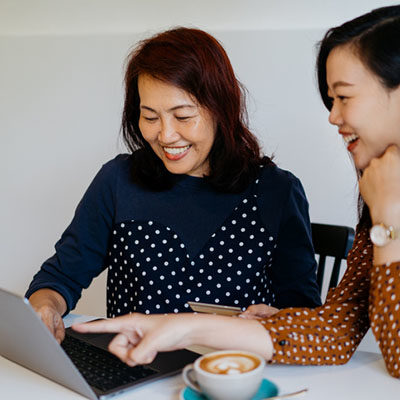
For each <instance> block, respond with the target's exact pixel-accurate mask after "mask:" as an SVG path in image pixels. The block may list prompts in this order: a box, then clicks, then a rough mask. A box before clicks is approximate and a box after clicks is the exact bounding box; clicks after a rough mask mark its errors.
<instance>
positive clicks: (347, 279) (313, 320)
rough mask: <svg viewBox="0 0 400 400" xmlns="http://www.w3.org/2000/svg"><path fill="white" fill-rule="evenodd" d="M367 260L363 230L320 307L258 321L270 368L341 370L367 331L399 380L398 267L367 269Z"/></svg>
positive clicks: (367, 246)
mask: <svg viewBox="0 0 400 400" xmlns="http://www.w3.org/2000/svg"><path fill="white" fill-rule="evenodd" d="M372 256H373V246H372V244H371V242H370V240H369V234H368V230H367V229H363V230H360V231H359V232H358V233H357V234H356V237H355V239H354V244H353V248H352V249H351V251H350V252H349V255H348V258H347V265H348V267H347V270H346V272H345V274H344V276H343V279H342V280H341V282H340V284H339V285H338V287H337V288H334V289H331V290H330V291H329V293H328V296H327V299H326V302H325V304H324V305H322V306H321V307H317V308H315V309H306V308H289V309H285V310H282V311H280V312H279V313H278V314H276V315H275V316H274V317H272V318H269V319H265V320H263V321H261V323H262V324H263V325H264V327H265V328H266V329H267V330H268V331H269V333H270V335H271V338H272V341H273V345H274V356H273V359H272V362H278V363H285V364H314V365H323V364H343V363H345V362H347V361H348V360H349V359H350V357H351V356H352V354H353V353H354V351H355V350H356V348H357V346H358V344H359V343H360V341H361V339H362V338H363V336H364V335H365V333H366V332H367V330H368V328H369V326H370V325H371V328H372V331H373V333H374V335H375V337H376V339H377V340H378V343H379V346H380V348H381V351H382V354H383V357H384V359H385V362H386V366H387V369H388V371H389V373H390V374H391V375H393V376H395V377H397V378H399V377H400V324H399V320H400V262H398V263H392V264H390V265H383V266H382V265H380V266H372ZM370 321H371V322H370Z"/></svg>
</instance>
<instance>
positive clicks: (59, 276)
mask: <svg viewBox="0 0 400 400" xmlns="http://www.w3.org/2000/svg"><path fill="white" fill-rule="evenodd" d="M118 164H119V163H118V157H117V158H116V159H115V160H112V161H110V162H109V163H107V164H105V165H104V166H103V167H102V168H101V170H100V171H99V172H98V174H97V175H96V177H95V178H94V180H93V181H92V183H91V184H90V186H89V188H88V189H87V191H86V193H85V194H84V196H83V198H82V200H81V201H80V203H79V204H78V206H77V208H76V211H75V215H74V217H73V219H72V222H71V224H70V225H69V226H68V227H67V229H66V230H65V231H64V233H63V234H62V236H61V238H60V240H59V241H58V242H57V243H56V245H55V254H54V255H53V256H52V257H50V258H49V259H48V260H47V261H45V262H44V263H43V265H42V266H41V268H40V270H39V272H37V273H36V275H35V276H34V277H33V280H32V282H31V284H30V286H29V288H28V291H27V292H26V294H25V297H29V296H30V295H31V294H32V293H33V292H35V291H37V290H39V289H42V288H50V289H53V290H55V291H57V292H59V293H60V294H61V295H62V296H63V297H64V299H65V301H66V303H67V313H68V312H69V311H70V310H72V309H73V308H75V306H76V303H77V301H78V300H79V298H80V296H81V292H82V289H83V288H87V287H88V286H89V285H90V283H91V281H92V280H93V278H95V277H96V276H98V275H99V274H100V273H101V272H102V270H103V269H104V268H105V258H106V252H107V245H108V241H109V235H110V230H111V227H112V221H113V216H114V212H115V210H114V208H115V207H114V204H115V190H116V189H115V187H116V184H117V183H116V181H117V176H118Z"/></svg>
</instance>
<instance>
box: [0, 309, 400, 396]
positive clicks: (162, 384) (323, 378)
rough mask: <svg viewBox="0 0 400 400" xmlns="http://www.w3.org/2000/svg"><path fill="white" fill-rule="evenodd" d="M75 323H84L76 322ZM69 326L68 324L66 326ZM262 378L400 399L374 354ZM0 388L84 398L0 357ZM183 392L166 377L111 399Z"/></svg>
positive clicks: (324, 392)
mask: <svg viewBox="0 0 400 400" xmlns="http://www.w3.org/2000/svg"><path fill="white" fill-rule="evenodd" d="M74 319H80V320H82V319H87V317H80V318H74ZM70 321H71V318H70V319H67V321H66V324H67V325H69V323H70ZM264 377H265V378H267V379H269V380H271V381H273V382H274V383H275V384H276V385H277V386H278V388H279V392H280V393H286V392H291V391H296V390H300V389H303V388H305V387H307V388H308V389H309V391H308V393H307V394H306V396H305V397H304V399H308V400H321V399H324V400H330V399H332V400H333V399H335V400H337V399H343V400H346V399H352V400H353V399H363V400H368V399H371V400H372V399H374V400H375V399H378V398H380V397H384V398H385V400H392V399H393V400H394V399H396V400H397V399H399V398H400V380H398V379H394V378H392V377H390V375H389V374H388V373H387V371H386V368H385V365H384V362H383V359H382V356H381V355H380V354H379V353H375V352H367V351H362V350H357V351H356V353H355V354H354V356H353V357H352V359H351V360H350V361H349V362H348V363H347V364H345V365H342V366H327V367H315V366H287V365H267V366H266V368H265V371H264ZM0 385H1V387H2V394H1V396H0V397H1V398H2V399H25V398H29V399H30V400H32V399H38V400H39V399H40V400H47V399H52V400H53V399H57V400H64V399H65V400H73V399H75V400H77V399H81V400H82V399H84V397H82V396H81V395H79V394H77V393H75V392H72V391H71V390H69V389H67V388H65V387H63V386H60V385H58V384H56V383H54V382H52V381H50V380H48V379H46V378H44V377H42V376H40V375H38V374H36V373H34V372H32V371H29V370H28V369H26V368H23V367H21V366H19V365H17V364H15V363H13V362H11V361H9V360H7V359H5V358H3V357H0ZM183 388H184V383H183V380H182V378H181V376H180V375H175V376H173V377H169V378H165V379H162V380H159V381H156V382H152V383H149V384H146V385H144V386H141V387H138V388H135V389H132V390H131V391H129V392H127V393H125V394H123V395H119V396H115V397H114V399H115V400H129V399H135V400H141V399H143V400H149V399H151V400H178V399H179V393H180V391H181V390H182V389H183Z"/></svg>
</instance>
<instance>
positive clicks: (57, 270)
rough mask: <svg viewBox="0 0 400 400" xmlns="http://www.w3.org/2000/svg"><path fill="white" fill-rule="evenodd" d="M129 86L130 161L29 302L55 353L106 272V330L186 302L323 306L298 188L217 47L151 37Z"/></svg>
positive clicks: (86, 208) (106, 171) (126, 157)
mask: <svg viewBox="0 0 400 400" xmlns="http://www.w3.org/2000/svg"><path fill="white" fill-rule="evenodd" d="M125 84H126V99H125V107H124V111H123V120H122V131H123V136H124V139H125V142H126V144H127V146H128V148H129V149H130V154H123V155H119V156H118V157H116V158H115V159H114V160H112V161H110V162H108V163H107V164H105V165H104V166H103V168H102V169H101V170H100V172H99V173H98V175H97V176H96V178H95V179H94V181H93V182H92V184H91V185H90V187H89V189H88V190H87V192H86V194H85V195H84V197H83V199H82V201H81V202H80V204H79V206H78V208H77V210H76V214H75V217H74V219H73V221H72V223H71V225H70V226H69V227H68V228H67V230H66V231H65V232H64V234H63V235H62V237H61V239H60V241H59V242H58V243H57V244H56V254H55V255H54V256H53V257H51V258H50V259H49V260H47V261H46V262H45V263H44V264H43V266H42V268H41V270H40V271H39V273H38V274H37V275H36V276H35V278H34V280H33V282H32V283H31V285H30V288H29V290H28V292H27V294H26V296H27V297H29V300H30V302H31V303H32V305H33V306H34V307H35V309H36V310H37V311H38V312H39V313H40V314H41V316H42V318H43V320H44V321H45V322H46V324H47V325H48V326H49V328H50V330H51V331H52V332H54V334H55V336H56V337H57V338H58V340H61V339H62V337H63V334H64V328H63V325H62V320H61V316H62V315H63V314H65V313H67V312H68V311H70V310H71V309H73V308H74V307H75V304H76V302H77V300H78V299H79V296H80V293H81V290H82V288H86V287H87V286H88V285H89V284H90V282H91V280H92V279H93V278H94V277H95V276H97V275H98V274H99V273H100V272H101V271H102V270H103V269H105V268H108V280H107V315H108V316H109V317H115V316H118V315H123V314H128V313H131V312H141V313H146V314H149V313H178V312H183V311H188V308H187V307H188V305H187V302H188V301H197V302H208V303H219V304H226V305H232V306H239V307H241V308H242V309H243V310H244V309H246V308H247V307H248V306H250V305H252V304H253V305H254V304H257V303H265V304H267V305H269V306H271V307H273V308H272V309H271V308H270V309H269V311H274V310H275V309H276V308H282V307H287V306H310V307H314V306H317V305H319V304H320V299H319V294H318V288H317V285H316V278H315V260H314V254H313V248H312V243H311V235H310V225H309V217H308V205H307V200H306V198H305V195H304V192H303V189H302V186H301V184H300V182H299V180H298V179H297V178H295V177H294V176H293V175H292V174H291V173H289V172H287V171H283V170H281V169H279V168H277V167H276V166H275V165H274V163H273V162H272V161H271V160H270V159H269V158H268V157H264V156H263V155H261V152H260V148H259V145H258V143H257V140H256V138H255V137H254V136H253V134H252V133H251V132H250V131H249V129H248V128H247V126H246V123H245V115H246V109H245V103H244V99H243V94H242V90H241V86H240V85H239V83H238V81H237V80H236V77H235V75H234V73H233V70H232V66H231V64H230V62H229V59H228V57H227V55H226V53H225V51H224V49H223V48H222V46H221V45H220V44H219V43H218V41H217V40H216V39H215V38H213V37H212V36H210V35H209V34H207V33H205V32H203V31H201V30H197V29H187V28H178V29H172V30H169V31H166V32H162V33H160V34H157V35H155V36H154V37H151V38H149V39H147V40H145V41H143V42H141V43H139V45H138V46H137V47H136V49H135V50H134V51H133V52H132V54H131V55H130V57H129V60H128V64H127V71H126V78H125Z"/></svg>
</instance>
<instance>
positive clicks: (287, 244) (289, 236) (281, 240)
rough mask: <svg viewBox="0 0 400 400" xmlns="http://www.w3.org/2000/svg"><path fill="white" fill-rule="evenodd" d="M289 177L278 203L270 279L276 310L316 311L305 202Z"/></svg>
mask: <svg viewBox="0 0 400 400" xmlns="http://www.w3.org/2000/svg"><path fill="white" fill-rule="evenodd" d="M287 175H288V180H287V183H288V190H287V191H286V193H285V197H284V198H282V199H281V201H282V202H281V204H280V205H279V208H280V209H281V210H282V214H281V219H280V221H279V224H278V234H277V247H276V251H275V256H274V258H275V261H274V263H273V265H272V268H271V276H272V281H273V284H274V290H275V295H276V307H278V308H284V307H293V306H295V307H317V306H320V305H321V298H320V295H319V290H318V284H317V281H316V261H315V256H314V248H313V245H312V236H311V225H310V218H309V214H308V202H307V198H306V195H305V193H304V189H303V186H302V184H301V182H300V181H299V179H297V178H296V177H295V176H294V175H292V174H290V173H287Z"/></svg>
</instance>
